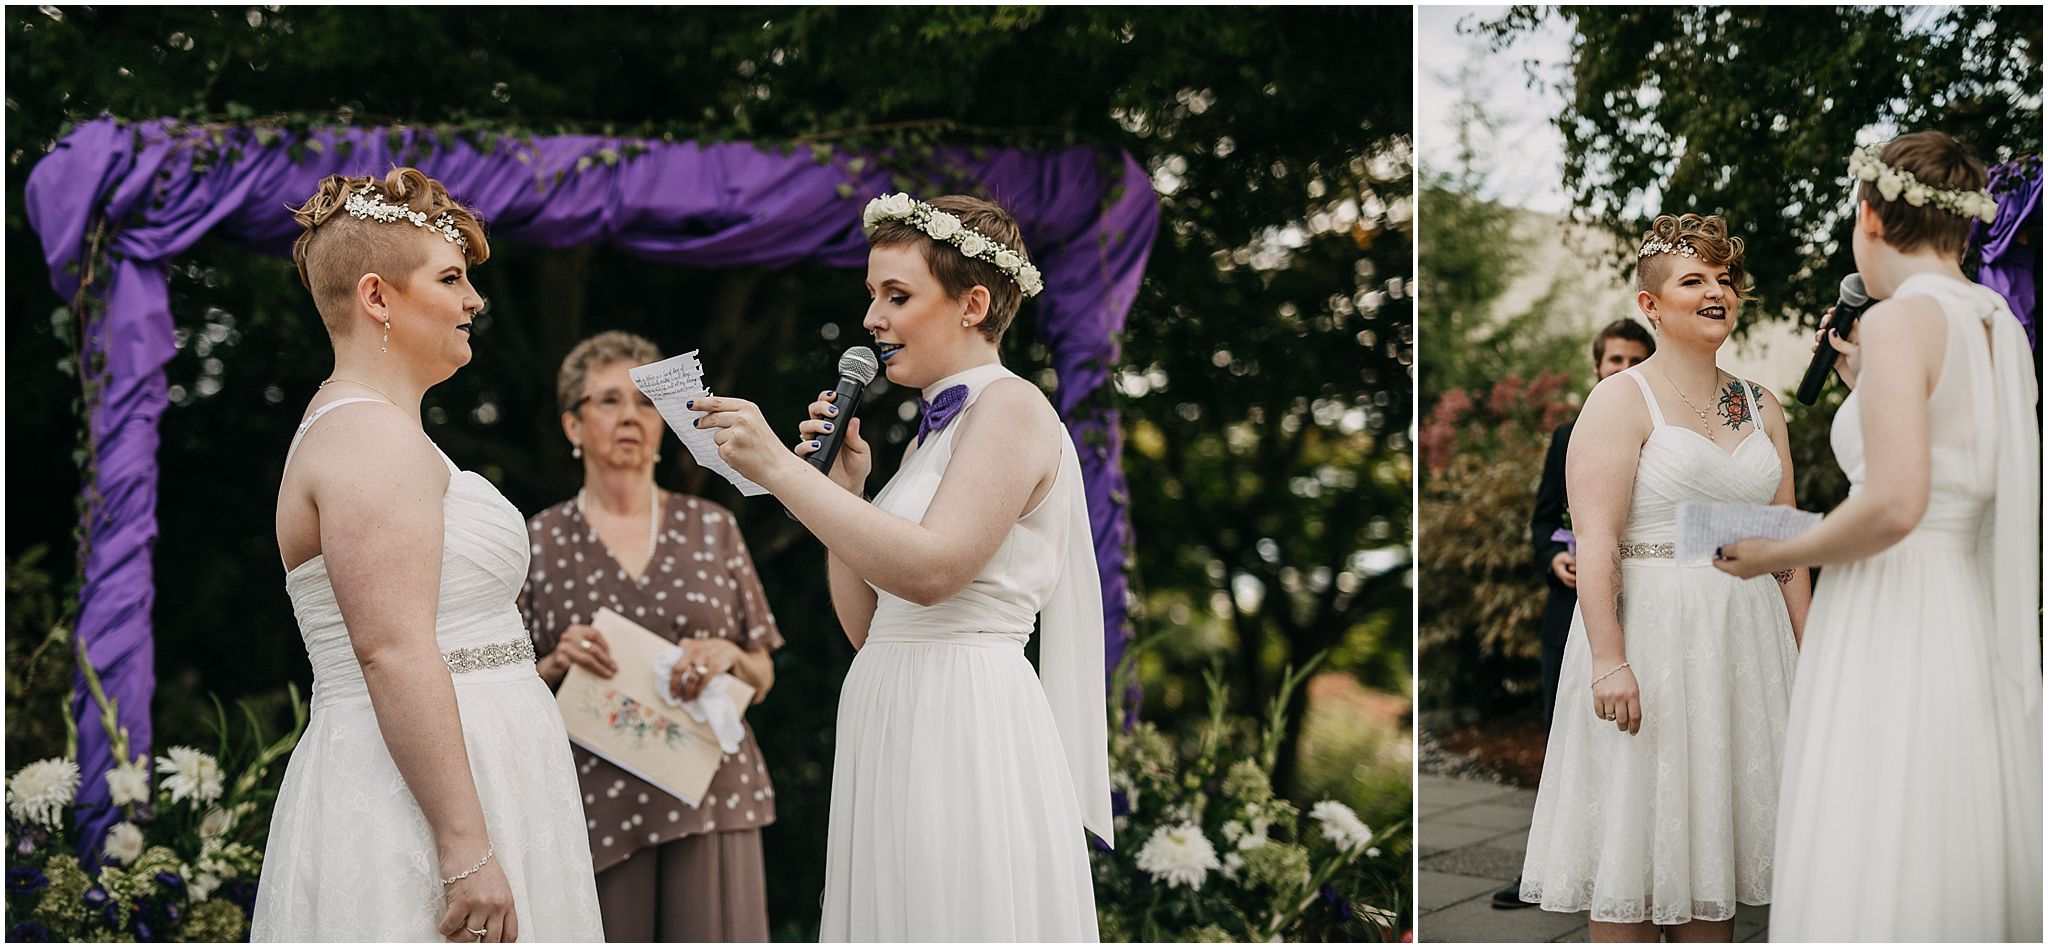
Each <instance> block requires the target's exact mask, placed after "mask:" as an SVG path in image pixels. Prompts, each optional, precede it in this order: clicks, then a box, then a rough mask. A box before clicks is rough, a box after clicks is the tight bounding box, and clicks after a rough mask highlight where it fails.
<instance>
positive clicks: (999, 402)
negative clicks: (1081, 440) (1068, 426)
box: [977, 376, 1059, 422]
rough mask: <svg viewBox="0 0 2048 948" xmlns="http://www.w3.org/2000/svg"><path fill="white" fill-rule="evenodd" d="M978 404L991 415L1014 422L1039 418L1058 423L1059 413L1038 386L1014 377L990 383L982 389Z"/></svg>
mask: <svg viewBox="0 0 2048 948" xmlns="http://www.w3.org/2000/svg"><path fill="white" fill-rule="evenodd" d="M977 403H978V404H980V405H984V406H986V407H987V408H989V409H990V412H989V413H990V414H994V415H1001V416H1003V417H1004V418H1006V419H1009V420H1012V421H1023V420H1026V419H1030V418H1037V419H1038V420H1041V421H1052V422H1056V421H1058V420H1059V413H1058V412H1056V411H1054V410H1053V407H1052V402H1051V401H1050V400H1049V399H1047V398H1046V397H1045V393H1044V392H1041V391H1039V390H1038V386H1036V385H1033V384H1031V383H1030V382H1027V381H1025V380H1023V379H1021V378H1016V377H1014V376H1012V377H1010V378H1001V379H997V380H995V381H993V382H990V383H988V387H987V388H985V389H982V391H981V398H979V399H977Z"/></svg>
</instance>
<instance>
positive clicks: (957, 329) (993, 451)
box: [696, 194, 1111, 942]
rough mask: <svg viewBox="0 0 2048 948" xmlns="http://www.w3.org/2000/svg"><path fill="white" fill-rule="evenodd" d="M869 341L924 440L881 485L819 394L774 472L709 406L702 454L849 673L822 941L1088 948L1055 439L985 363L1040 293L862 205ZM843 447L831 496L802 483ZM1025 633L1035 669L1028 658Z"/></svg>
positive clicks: (1076, 625)
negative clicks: (1027, 301)
mask: <svg viewBox="0 0 2048 948" xmlns="http://www.w3.org/2000/svg"><path fill="white" fill-rule="evenodd" d="M864 223H865V224H866V225H867V230H868V231H869V238H868V240H869V244H870V247H871V249H870V251H869V255H868V279H867V284H868V292H869V294H870V296H871V298H872V302H871V303H870V305H869V307H868V315H867V319H866V326H867V328H868V330H869V331H870V332H872V333H873V334H874V338H875V343H876V345H877V347H878V348H879V350H880V355H881V359H882V361H883V363H884V365H886V366H887V371H888V375H889V380H890V381H892V382H894V383H896V384H898V385H907V386H912V387H915V388H917V389H919V390H920V391H921V393H922V395H923V399H922V401H923V402H924V417H923V419H922V420H921V421H920V423H919V425H918V433H917V437H916V439H915V440H914V441H913V442H912V444H911V445H910V446H909V449H908V453H907V454H906V456H905V458H904V461H903V464H902V466H901V467H900V468H899V469H898V470H897V473H896V476H895V477H894V478H892V479H891V480H890V481H889V483H888V485H887V486H885V487H883V488H882V490H881V492H880V493H879V494H877V495H876V496H875V498H874V503H873V504H868V503H865V502H863V501H862V500H861V495H862V494H863V492H864V491H865V488H866V481H867V475H868V472H869V470H870V468H871V466H872V457H871V455H870V449H869V446H868V444H867V442H865V441H863V440H862V439H861V437H860V422H859V421H858V420H856V419H853V418H846V417H841V416H840V411H839V408H838V406H836V405H834V404H833V401H834V400H835V399H834V398H833V397H832V395H831V393H823V394H821V395H820V397H819V400H818V401H817V402H815V403H813V404H812V405H811V411H810V414H811V417H810V420H808V421H805V422H803V423H802V424H801V425H799V426H798V430H799V432H800V433H801V435H802V437H803V439H804V440H802V441H800V442H799V443H798V446H797V449H796V452H795V453H791V451H790V450H789V449H787V448H785V447H784V446H782V445H781V444H780V443H779V442H778V441H777V440H776V438H775V435H774V433H773V432H772V431H771V430H770V429H769V427H768V425H767V423H766V422H765V421H764V420H763V419H762V417H761V413H760V410H759V409H758V408H756V407H755V406H754V405H752V404H751V403H748V402H746V401H743V400H740V399H734V398H709V399H703V400H700V402H699V404H698V405H697V406H696V407H698V408H700V409H704V410H706V411H707V412H708V413H707V414H706V415H705V417H704V419H703V421H702V423H703V424H704V425H706V426H710V427H713V428H717V429H719V430H718V431H717V434H716V438H717V440H718V442H719V454H720V456H721V457H723V458H724V459H725V460H726V462H727V463H729V464H731V465H732V466H733V467H734V468H735V469H737V470H738V471H740V473H742V474H745V475H746V476H747V477H749V478H751V479H752V480H754V481H755V482H756V483H759V484H761V485H762V486H764V487H767V488H768V489H769V490H770V491H772V492H773V493H774V494H775V496H776V497H777V499H779V500H781V501H782V503H783V504H784V505H785V506H786V507H787V508H788V509H789V510H790V512H791V513H793V514H795V515H796V517H797V518H798V519H799V520H801V521H803V523H804V525H805V526H806V527H807V528H809V529H810V530H811V532H812V533H814V534H816V535H817V536H818V538H819V539H820V540H822V541H823V542H824V544H825V547H826V549H827V550H828V551H829V554H830V559H829V578H830V582H831V593H832V602H833V606H834V608H835V610H836V611H837V612H838V615H839V620H840V624H841V625H842V626H843V627H844V628H845V630H846V634H847V637H848V638H849V639H850V640H851V641H852V642H853V644H854V646H855V648H857V649H859V652H858V654H857V655H856V656H855V658H854V661H853V667H852V668H851V669H850V670H848V672H847V676H846V684H845V687H844V688H843V689H842V691H841V693H840V702H839V730H838V740H837V751H836V755H835V759H834V761H833V771H832V809H831V830H830V838H829V842H828V845H827V849H826V869H825V895H824V903H823V907H824V918H823V922H822V926H821V929H822V932H821V933H822V937H823V938H824V940H826V941H965V942H983V941H1037V942H1047V941H1095V940H1096V939H1097V929H1096V920H1095V898H1094V889H1093V883H1092V875H1091V873H1090V869H1089V860H1088V848H1087V847H1088V843H1087V837H1086V835H1085V833H1084V827H1085V829H1086V831H1087V832H1093V833H1094V834H1095V835H1096V836H1098V837H1100V838H1101V840H1102V842H1103V843H1104V844H1108V843H1109V842H1110V840H1111V829H1110V813H1109V781H1108V724H1107V720H1106V717H1107V712H1106V708H1105V698H1106V695H1105V691H1104V684H1103V678H1104V676H1103V634H1102V592H1101V587H1100V585H1099V581H1098V579H1097V576H1096V572H1095V569H1096V567H1095V555H1094V548H1093V544H1092V542H1091V539H1090V536H1091V535H1090V532H1089V522H1088V508H1087V503H1086V499H1085V497H1084V495H1083V493H1082V487H1081V469H1080V463H1079V456H1078V455H1077V454H1076V452H1075V447H1074V443H1073V439H1072V437H1071V436H1070V435H1069V434H1068V432H1067V430H1066V428H1065V426H1064V425H1062V424H1061V423H1060V420H1059V416H1058V415H1057V414H1056V413H1055V412H1054V410H1053V408H1052V405H1051V404H1050V403H1049V402H1047V401H1046V398H1045V396H1044V395H1043V394H1041V393H1040V392H1039V391H1038V389H1037V387H1036V386H1034V385H1032V384H1031V383H1029V382H1026V381H1025V380H1023V379H1021V378H1019V377H1017V375H1015V374H1014V373H1012V372H1010V371H1009V370H1008V369H1005V368H1003V366H1002V363H1001V361H1000V360H999V358H998V356H997V346H996V344H997V341H998V340H999V339H1001V337H1002V333H1003V330H1004V328H1005V327H1006V326H1008V324H1009V323H1010V321H1011V319H1012V318H1013V317H1014V316H1015V315H1016V313H1017V309H1018V307H1019V305H1020V304H1021V303H1022V301H1023V299H1024V298H1025V297H1028V296H1032V295H1035V294H1036V293H1037V292H1038V290H1039V288H1040V283H1039V275H1038V271H1037V269H1036V268H1034V267H1033V266H1032V265H1031V264H1030V263H1029V261H1028V260H1027V259H1026V257H1025V252H1024V246H1023V241H1022V238H1021V236H1020V234H1019V232H1018V229H1017V225H1016V222H1015V221H1014V220H1013V219H1011V217H1010V215H1009V214H1008V213H1007V212H1006V211H1004V210H1003V209H1002V208H1001V207H999V206H997V205H995V204H992V203H990V202H987V201H982V200H979V199H975V198H971V197H961V196H954V197H942V198H937V199H935V200H932V201H930V202H923V201H915V200H912V199H911V198H910V197H909V196H908V195H903V194H896V195H889V196H886V197H882V198H877V199H876V200H875V201H874V202H873V203H871V204H870V205H869V207H868V210H867V214H866V216H865V220H864ZM838 425H845V426H846V431H845V432H844V434H843V436H844V438H845V440H844V442H843V443H842V445H841V451H840V453H839V454H838V457H837V459H836V461H835V463H834V464H833V466H832V470H831V473H830V475H829V476H828V475H825V474H821V473H819V471H818V470H817V469H815V468H813V467H812V466H811V465H809V464H807V463H805V462H804V461H803V460H801V458H800V456H801V455H808V454H810V453H812V452H813V451H816V450H817V449H818V441H817V440H816V439H818V438H819V437H820V436H821V435H823V434H826V433H830V432H832V431H833V430H834V428H835V426H838ZM1034 620H1036V625H1037V628H1038V631H1039V668H1038V674H1037V676H1036V678H1035V679H1034V676H1033V674H1032V668H1031V665H1030V663H1029V661H1028V660H1027V659H1026V658H1025V656H1024V644H1025V642H1026V641H1027V640H1028V639H1029V638H1030V636H1031V633H1032V629H1033V625H1034Z"/></svg>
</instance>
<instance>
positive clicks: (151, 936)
mask: <svg viewBox="0 0 2048 948" xmlns="http://www.w3.org/2000/svg"><path fill="white" fill-rule="evenodd" d="M135 940H136V941H155V940H156V933H155V932H152V931H150V930H149V925H148V923H146V922H136V923H135Z"/></svg>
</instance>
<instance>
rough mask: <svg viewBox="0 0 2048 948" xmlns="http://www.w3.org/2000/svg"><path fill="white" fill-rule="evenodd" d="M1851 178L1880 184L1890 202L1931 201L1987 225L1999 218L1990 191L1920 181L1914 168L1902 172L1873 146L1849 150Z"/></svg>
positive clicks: (1921, 203)
mask: <svg viewBox="0 0 2048 948" xmlns="http://www.w3.org/2000/svg"><path fill="white" fill-rule="evenodd" d="M1849 177H1851V178H1855V179H1856V180H1858V181H1868V182H1870V183H1871V184H1875V185H1877V193H1879V194H1881V195H1883V196H1884V199H1885V200H1887V201H1896V200H1898V199H1899V197H1900V195H1904V196H1905V198H1906V203H1907V204H1911V205H1913V206H1914V207H1923V206H1925V205H1928V204H1932V205H1934V206H1935V207H1938V208H1941V209H1942V210H1944V211H1947V212H1949V213H1950V214H1954V215H1956V216H1957V217H1974V218H1976V219H1978V220H1981V221H1983V222H1984V223H1986V224H1990V223H1995V222H1996V221H1997V220H1998V199H1997V198H1994V197H1992V196H1991V192H1989V191H1965V190H1963V189H1961V188H1937V187H1933V186H1931V185H1926V184H1921V183H1920V182H1919V181H1918V180H1916V179H1914V177H1913V173H1912V172H1911V171H1902V170H1900V169H1898V168H1894V167H1892V166H1890V165H1887V164H1885V163H1884V162H1883V161H1880V160H1878V157H1877V151H1876V150H1875V149H1872V148H1858V149H1856V150H1855V151H1852V152H1850V153H1849Z"/></svg>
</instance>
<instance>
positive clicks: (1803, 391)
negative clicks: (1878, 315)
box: [1794, 273, 1871, 405]
mask: <svg viewBox="0 0 2048 948" xmlns="http://www.w3.org/2000/svg"><path fill="white" fill-rule="evenodd" d="M1870 304H1871V299H1870V294H1869V293H1868V292H1866V291H1865V290H1864V289H1863V275H1862V274H1860V273H1851V274H1849V275H1848V276H1845V277H1843V278H1842V290H1841V294H1840V297H1839V302H1837V303H1835V306H1834V308H1833V309H1830V310H1828V314H1827V315H1826V316H1824V317H1822V318H1821V321H1820V327H1821V328H1820V334H1819V336H1818V338H1817V339H1816V340H1815V342H1814V346H1813V361H1812V362H1809V363H1807V364H1806V375H1805V377H1803V378H1801V379H1800V380H1799V390H1798V391H1797V392H1796V393H1794V396H1795V397H1796V398H1798V399H1799V403H1800V404H1802V405H1811V404H1813V403H1814V401H1815V400H1817V399H1819V398H1820V390H1821V387H1822V386H1823V385H1826V384H1827V380H1828V370H1829V369H1834V370H1835V371H1836V372H1837V373H1838V374H1840V375H1841V376H1842V383H1843V384H1845V385H1847V386H1849V387H1850V388H1852V389H1853V388H1855V387H1856V371H1857V369H1858V368H1860V367H1861V365H1862V359H1861V358H1860V355H1861V350H1860V349H1859V348H1858V347H1857V346H1856V345H1855V344H1854V343H1851V342H1850V341H1849V333H1850V331H1851V330H1853V329H1854V328H1855V326H1856V317H1858V316H1861V315H1863V311H1864V310H1866V309H1869V308H1870ZM1822 341H1825V342H1826V343H1827V345H1825V346H1823V345H1821V342H1822ZM1837 355H1840V356H1846V357H1847V358H1846V361H1844V362H1843V364H1842V365H1841V366H1840V367H1837V366H1836V365H1835V357H1836V356H1837Z"/></svg>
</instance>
